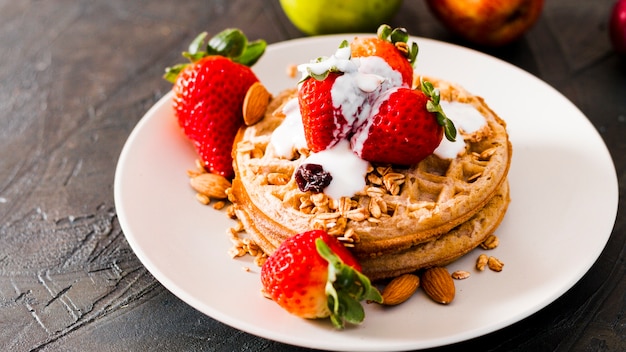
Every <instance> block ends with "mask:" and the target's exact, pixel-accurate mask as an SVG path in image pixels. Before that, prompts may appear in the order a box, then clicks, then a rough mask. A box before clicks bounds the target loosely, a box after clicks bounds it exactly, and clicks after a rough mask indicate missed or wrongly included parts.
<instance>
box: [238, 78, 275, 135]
mask: <svg viewBox="0 0 626 352" xmlns="http://www.w3.org/2000/svg"><path fill="white" fill-rule="evenodd" d="M271 98H272V95H271V94H270V92H268V91H267V89H266V88H265V86H263V84H261V83H260V82H255V83H253V84H252V85H251V86H250V88H248V92H246V96H245V98H244V100H243V121H244V122H245V124H246V126H252V125H254V124H255V123H257V122H259V121H260V120H261V119H262V118H263V116H264V115H265V110H266V109H267V105H268V104H269V102H270V99H271Z"/></svg>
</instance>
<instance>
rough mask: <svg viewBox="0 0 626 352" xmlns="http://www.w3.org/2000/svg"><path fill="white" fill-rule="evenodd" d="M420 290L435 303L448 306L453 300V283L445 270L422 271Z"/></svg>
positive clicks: (439, 268) (431, 269) (440, 268)
mask: <svg viewBox="0 0 626 352" xmlns="http://www.w3.org/2000/svg"><path fill="white" fill-rule="evenodd" d="M422 288H423V289H424V292H426V294H427V295H428V296H429V297H430V298H432V299H433V301H435V302H437V303H441V304H448V303H450V302H452V300H453V299H454V295H455V288H454V281H453V280H452V276H450V273H448V270H446V269H445V268H442V267H435V268H430V269H427V270H426V271H424V273H423V274H422Z"/></svg>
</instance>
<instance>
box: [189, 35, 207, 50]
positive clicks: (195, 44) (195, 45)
mask: <svg viewBox="0 0 626 352" xmlns="http://www.w3.org/2000/svg"><path fill="white" fill-rule="evenodd" d="M207 35H209V33H207V32H202V33H200V34H198V36H197V37H196V38H195V39H194V40H193V41H192V42H191V44H189V49H188V50H189V53H190V54H192V55H195V54H196V53H198V52H200V51H201V49H204V48H203V46H204V40H205V39H206V36H207Z"/></svg>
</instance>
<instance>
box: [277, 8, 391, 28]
mask: <svg viewBox="0 0 626 352" xmlns="http://www.w3.org/2000/svg"><path fill="white" fill-rule="evenodd" d="M401 4H402V0H343V1H334V0H280V5H281V7H282V8H283V11H285V14H286V15H287V17H288V18H289V20H290V21H291V23H293V24H294V25H295V26H296V27H297V28H298V29H299V30H300V31H302V32H303V33H304V34H307V35H319V34H330V33H348V32H352V33H363V32H367V33H369V32H376V29H377V28H378V26H379V25H381V24H383V23H387V22H389V20H390V19H391V18H392V17H393V15H395V14H396V12H398V9H399V8H400V5H401Z"/></svg>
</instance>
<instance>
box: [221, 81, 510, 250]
mask: <svg viewBox="0 0 626 352" xmlns="http://www.w3.org/2000/svg"><path fill="white" fill-rule="evenodd" d="M430 81H431V82H433V83H434V85H435V86H436V87H438V88H439V89H440V91H441V97H442V100H449V101H458V102H463V103H468V104H472V105H473V106H475V107H476V109H478V111H480V112H481V114H482V115H483V116H485V119H486V121H487V126H486V127H484V128H483V129H481V130H480V131H478V132H476V133H473V134H472V135H463V138H464V139H465V140H466V151H465V152H464V153H462V154H461V155H459V156H458V157H457V158H456V159H453V160H443V159H440V158H438V157H437V156H435V155H431V156H429V157H427V158H426V159H424V160H423V161H421V162H420V163H419V164H417V165H414V166H412V167H409V168H396V167H392V166H391V165H371V166H370V168H369V170H368V174H367V186H366V188H365V189H364V190H363V191H362V192H360V193H358V194H357V195H355V196H353V197H351V198H348V197H344V198H341V199H332V198H329V197H328V196H326V195H325V194H323V193H319V194H313V193H311V192H301V191H300V190H298V188H297V185H296V183H295V180H294V178H293V173H294V172H295V170H296V169H297V167H298V166H299V165H300V163H301V162H302V161H303V160H304V159H305V158H306V156H307V155H308V151H307V150H299V151H294V157H293V158H291V159H286V158H281V157H278V156H276V153H275V152H274V151H273V149H272V147H271V145H270V144H269V141H270V136H271V134H272V131H273V130H274V129H275V128H276V127H277V126H278V125H279V124H280V123H281V122H282V120H283V118H284V115H283V114H282V110H281V108H280V105H281V104H282V103H284V102H285V101H287V100H288V99H290V98H291V97H292V96H293V94H294V91H293V90H291V91H285V92H283V93H281V94H279V95H278V96H277V97H276V98H275V99H274V100H273V101H272V103H271V105H270V107H269V108H268V111H267V113H266V116H265V117H264V119H263V120H261V121H260V122H259V123H257V124H255V125H253V126H250V127H247V128H243V129H242V130H241V131H240V132H239V134H238V136H237V139H236V142H235V146H234V148H233V158H234V160H235V173H236V177H235V179H234V181H233V188H232V195H231V198H232V201H233V203H234V204H235V209H236V213H237V216H238V217H239V218H240V219H241V220H242V222H243V223H244V226H245V227H246V230H247V231H248V232H249V233H250V234H251V235H252V236H253V237H254V239H255V240H256V241H257V243H258V244H259V245H260V246H261V248H263V250H264V251H265V252H266V253H272V252H273V251H274V249H275V248H276V247H277V246H278V245H280V243H282V241H283V240H284V239H286V238H287V237H289V236H291V235H293V234H295V233H298V232H302V231H306V230H310V229H312V228H322V229H325V230H327V231H328V232H329V233H331V234H333V235H335V236H337V237H339V238H340V240H342V241H343V242H344V243H346V245H347V246H349V247H351V248H352V250H353V252H354V253H355V254H356V255H357V256H358V257H360V258H376V257H380V256H386V255H388V254H391V253H394V254H396V255H399V253H402V251H406V250H409V249H414V248H415V246H417V245H419V244H422V243H426V242H432V241H434V240H436V239H437V238H439V237H441V236H442V235H444V234H447V233H448V232H450V231H451V230H453V229H454V228H456V227H457V226H459V225H461V224H463V223H465V222H467V221H468V220H469V219H471V218H472V217H474V215H476V214H477V213H478V212H479V211H481V209H483V208H484V207H485V205H486V204H488V202H489V201H490V200H492V198H494V196H495V195H496V194H497V193H498V190H499V189H501V188H503V184H505V183H506V175H507V173H508V169H509V165H510V160H511V145H510V143H509V140H508V135H507V132H506V126H505V123H504V122H503V121H502V120H501V119H500V118H499V117H498V116H497V115H496V114H495V113H494V112H493V111H492V110H491V109H489V107H488V106H487V105H486V104H485V102H484V101H483V99H482V98H480V97H477V96H474V95H471V94H470V93H468V92H467V91H465V90H464V89H462V88H461V87H459V86H457V85H453V84H450V83H447V82H443V81H435V80H430ZM268 146H269V147H268ZM506 199H508V198H506ZM507 204H508V201H507ZM500 209H502V207H500ZM504 209H506V207H504ZM501 213H502V214H503V213H504V212H503V211H502V212H501ZM502 214H499V215H498V217H497V218H498V219H499V218H501V215H502ZM497 222H498V223H499V220H498V221H497ZM494 223H495V221H494ZM473 243H474V242H472V244H473ZM476 245H477V244H476ZM464 247H466V246H464ZM474 247H475V245H474V246H473V247H471V248H474ZM451 252H452V251H451ZM456 252H459V251H458V250H457V251H456Z"/></svg>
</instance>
